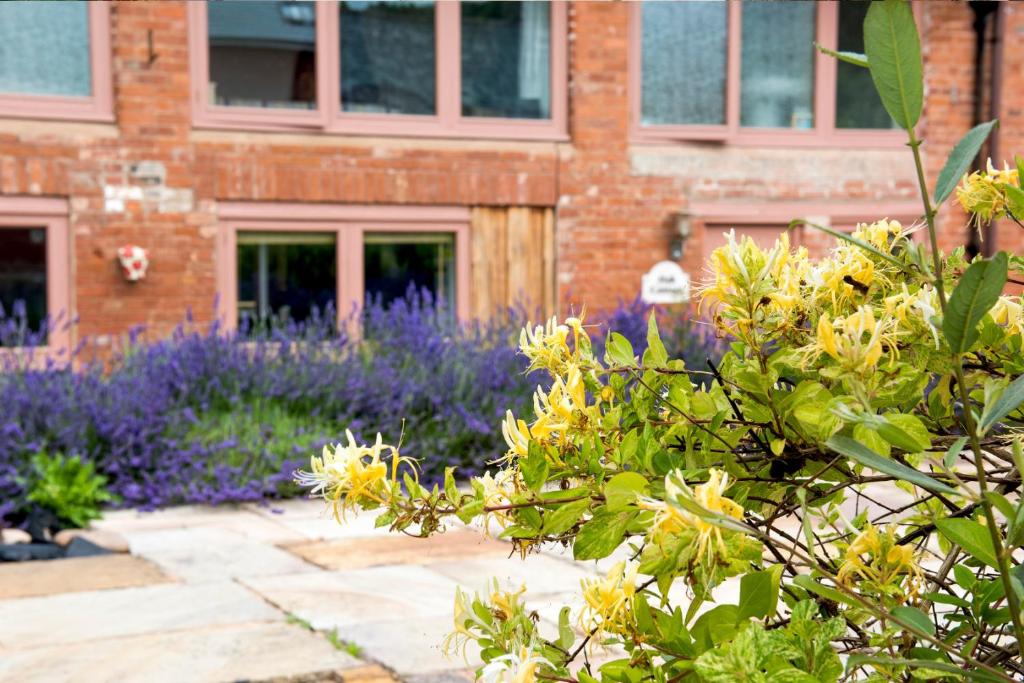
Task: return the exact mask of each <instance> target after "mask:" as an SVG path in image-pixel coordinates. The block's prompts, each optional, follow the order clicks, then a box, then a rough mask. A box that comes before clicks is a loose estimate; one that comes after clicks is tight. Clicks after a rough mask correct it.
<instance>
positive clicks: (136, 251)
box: [117, 244, 149, 282]
mask: <svg viewBox="0 0 1024 683" xmlns="http://www.w3.org/2000/svg"><path fill="white" fill-rule="evenodd" d="M117 259H118V261H120V262H121V274H122V275H124V279H125V280H128V281H129V282H137V281H139V280H141V279H142V278H144V277H146V269H147V268H148V267H149V256H148V255H147V254H146V250H145V249H143V248H142V247H139V246H135V245H134V244H126V245H124V246H123V247H121V248H120V249H118V250H117Z"/></svg>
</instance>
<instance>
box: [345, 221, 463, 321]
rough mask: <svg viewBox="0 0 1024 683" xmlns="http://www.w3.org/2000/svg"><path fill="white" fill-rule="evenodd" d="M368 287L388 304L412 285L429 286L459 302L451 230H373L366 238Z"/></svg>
mask: <svg viewBox="0 0 1024 683" xmlns="http://www.w3.org/2000/svg"><path fill="white" fill-rule="evenodd" d="M365 240H366V242H365V247H364V260H363V274H364V277H365V283H364V287H365V291H366V294H367V295H369V296H373V297H377V296H379V297H380V298H381V301H382V302H383V303H385V304H387V303H389V302H391V301H394V300H395V299H397V298H399V297H401V296H404V295H405V293H406V291H408V289H409V287H410V286H413V287H416V288H417V289H427V290H429V291H430V293H431V294H433V295H434V297H435V298H436V299H439V300H443V301H446V302H447V303H448V305H449V310H454V306H455V239H454V237H453V236H452V235H450V234H440V235H439V234H433V235H431V234H422V233H414V234H395V233H381V234H369V235H366V238H365Z"/></svg>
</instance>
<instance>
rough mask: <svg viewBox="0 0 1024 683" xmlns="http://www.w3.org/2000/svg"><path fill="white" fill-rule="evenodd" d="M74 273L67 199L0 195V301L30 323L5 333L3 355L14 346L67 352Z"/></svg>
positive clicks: (6, 311)
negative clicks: (70, 285) (70, 283)
mask: <svg viewBox="0 0 1024 683" xmlns="http://www.w3.org/2000/svg"><path fill="white" fill-rule="evenodd" d="M68 275H69V261H68V230H67V202H65V201H64V200H59V199H43V198H23V197H9V198H0V306H2V307H3V310H4V314H5V317H6V318H8V319H10V318H12V317H13V318H16V319H18V320H19V321H23V322H24V324H25V326H24V328H22V329H21V330H19V331H18V332H17V333H16V334H15V335H13V337H11V336H9V335H8V334H6V333H5V334H4V335H0V347H3V346H7V347H8V348H7V349H0V355H3V353H4V352H6V351H9V350H10V349H9V347H10V346H34V347H43V349H44V351H46V352H50V351H52V352H54V354H59V353H65V352H66V351H67V346H68V341H69V339H70V332H69V326H68V321H69V320H70V319H71V311H70V308H69V306H70V298H69V293H68ZM45 355H48V353H47V354H44V356H45Z"/></svg>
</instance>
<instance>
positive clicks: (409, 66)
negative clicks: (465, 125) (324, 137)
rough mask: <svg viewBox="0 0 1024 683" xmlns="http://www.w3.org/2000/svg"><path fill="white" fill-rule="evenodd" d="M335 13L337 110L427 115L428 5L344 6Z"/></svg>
mask: <svg viewBox="0 0 1024 683" xmlns="http://www.w3.org/2000/svg"><path fill="white" fill-rule="evenodd" d="M339 11H340V12H341V17H340V23H341V107H342V109H343V110H345V111H358V112H386V113H397V114H433V113H434V111H435V110H436V104H435V99H434V95H435V90H436V88H435V87H434V82H435V73H436V68H435V65H436V63H437V59H436V55H437V50H436V45H435V39H434V35H435V31H434V3H433V2H408V1H404V0H394V1H389V2H383V1H381V0H372V1H368V0H349V1H348V2H342V3H341V5H340V10H339Z"/></svg>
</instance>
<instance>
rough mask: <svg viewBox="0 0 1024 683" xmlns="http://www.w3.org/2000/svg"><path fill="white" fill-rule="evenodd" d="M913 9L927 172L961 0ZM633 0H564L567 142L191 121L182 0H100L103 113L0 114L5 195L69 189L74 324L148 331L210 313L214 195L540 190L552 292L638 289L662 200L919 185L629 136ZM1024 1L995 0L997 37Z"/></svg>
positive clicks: (885, 195)
mask: <svg viewBox="0 0 1024 683" xmlns="http://www.w3.org/2000/svg"><path fill="white" fill-rule="evenodd" d="M922 9H923V11H922V15H921V24H922V27H923V29H924V31H925V34H926V35H925V45H926V55H927V59H928V63H927V78H928V85H927V88H928V90H927V92H928V104H927V107H926V113H925V122H924V134H925V136H926V137H927V138H928V143H927V147H926V150H925V152H926V157H927V159H928V163H929V168H930V171H931V172H932V174H933V177H934V174H935V173H936V172H937V169H938V167H939V165H940V164H941V161H942V159H943V158H944V157H945V153H946V151H947V150H948V149H949V148H950V147H951V146H952V145H953V144H954V143H955V141H956V139H958V138H959V136H960V135H961V134H962V132H963V131H964V130H966V129H967V128H968V127H969V125H970V116H971V104H972V102H971V96H972V83H973V73H972V67H971V59H972V52H973V32H972V30H971V21H972V15H971V12H970V10H969V9H968V7H967V6H966V5H965V4H963V3H958V4H952V3H949V4H947V3H928V4H926V5H925V7H923V8H922ZM628 15H629V11H628V7H627V6H626V5H625V4H624V3H590V2H573V3H572V4H571V6H570V43H569V45H570V48H569V49H570V55H569V57H570V76H569V78H570V82H569V92H570V121H569V128H570V135H571V141H570V142H568V143H545V142H500V141H488V140H424V139H417V138H369V137H354V136H338V135H313V134H309V135H304V134H285V133H259V132H227V131H208V130H194V129H193V128H192V126H191V115H190V109H189V68H188V49H187V41H186V35H187V33H186V31H187V26H186V24H187V22H186V7H185V3H184V2H178V1H173V2H172V1H168V2H150V3H121V2H118V3H114V4H113V6H112V11H111V32H112V49H113V74H114V101H115V114H116V124H110V125H107V124H83V123H65V122H37V121H26V120H15V119H4V120H0V194H2V195H22V196H26V195H27V196H58V197H66V198H68V200H69V205H70V209H71V216H70V226H71V231H72V240H73V242H72V253H73V276H72V283H73V287H72V301H73V305H74V308H75V311H76V313H77V315H78V317H79V320H80V323H79V329H78V333H79V335H87V336H89V337H90V338H93V339H98V340H99V341H100V342H101V343H102V342H104V341H109V340H110V339H111V338H113V337H116V336H117V335H121V334H124V333H125V332H126V331H127V330H129V329H130V328H132V327H133V326H136V325H145V326H147V327H149V328H150V329H151V330H153V332H154V334H160V333H163V332H165V331H166V330H167V329H169V328H170V327H171V326H173V325H174V324H176V323H178V322H179V321H180V320H181V319H182V317H183V315H184V312H185V309H186V308H191V309H192V310H193V312H194V314H195V316H196V318H197V319H199V320H208V319H210V318H211V316H212V307H213V300H214V289H215V288H214V238H215V235H216V221H217V218H216V215H217V213H216V206H217V202H218V201H224V200H249V201H292V202H329V203H388V204H398V203H408V204H457V205H468V206H506V205H531V206H555V207H556V208H557V259H558V275H557V277H558V287H559V293H560V301H561V303H562V308H563V310H564V309H565V308H566V307H568V306H569V305H570V304H578V303H586V304H587V305H588V306H589V307H590V308H592V309H593V308H602V307H606V306H610V305H614V304H615V302H616V301H617V300H618V299H620V298H624V299H630V298H632V297H633V296H635V294H636V292H637V291H638V289H639V279H640V275H641V273H643V272H644V271H645V270H647V269H648V268H649V267H650V266H651V265H652V264H653V263H654V262H656V261H659V260H662V259H663V258H665V257H666V255H667V253H668V245H669V242H670V240H671V239H672V237H673V228H672V227H671V217H672V215H673V214H674V213H676V212H679V211H685V210H687V209H688V207H689V206H690V205H691V203H692V202H693V201H703V202H722V203H749V202H754V201H757V202H769V203H770V202H780V201H786V202H792V201H796V200H807V201H815V202H821V201H846V202H849V201H863V202H864V204H865V209H866V215H871V206H872V204H873V203H874V202H877V201H882V200H897V199H912V198H913V197H914V196H915V182H914V177H913V167H912V164H911V161H910V156H909V153H908V152H907V151H906V150H905V149H903V148H900V149H893V150H836V149H801V150H794V149H786V148H734V147H728V146H722V145H714V144H710V145H709V144H703V145H701V144H678V145H661V146H657V145H637V144H630V142H629V136H628V121H629V111H628V100H627V56H628V48H629V44H628V37H627V35H628ZM1022 15H1024V12H1021V11H1020V9H1019V8H1009V10H1008V11H1007V20H1006V23H1007V38H1008V40H1012V38H1013V37H1015V36H1019V34H1020V32H1021V30H1022V25H1024V20H1022ZM150 32H151V33H152V50H153V54H155V56H156V59H151V55H150V51H149V46H148V44H147V35H148V34H149V33H150ZM1022 61H1024V60H1022V58H1021V57H1020V56H1019V55H1018V56H1015V55H1013V51H1012V50H1007V51H1006V58H1005V59H1004V98H1003V105H1004V106H1003V112H1004V115H1005V116H1007V117H1008V120H1007V121H1006V122H1004V126H1003V129H1004V133H1003V145H1004V149H1006V150H1007V151H1009V150H1012V149H1020V150H1024V146H1022V145H1020V144H1017V143H1018V142H1021V143H1024V140H1020V139H1019V138H1020V131H1021V130H1022V127H1021V126H1020V125H1017V124H1019V123H1021V121H1020V119H1021V117H1022V116H1024V113H1022V109H1021V104H1022V102H1021V101H1020V99H1019V97H1020V96H1019V95H1017V91H1019V88H1015V87H1014V85H1015V84H1018V83H1020V82H1021V79H1022V78H1024V74H1022V73H1021V71H1022ZM1014 117H1015V118H1014ZM1011 121H1012V123H1011ZM1011 129H1012V131H1013V132H1010V131H1011ZM1015 135H1016V136H1017V137H1016V138H1015V137H1014V136H1015ZM949 213H951V214H952V212H949ZM956 219H957V217H956V216H954V215H951V216H950V217H949V218H948V219H945V220H944V223H943V224H944V226H945V227H946V229H945V232H944V244H946V245H947V246H950V245H952V244H959V243H962V241H963V230H962V229H961V228H960V225H959V224H958V223H957V222H956ZM695 227H698V228H699V222H698V223H697V225H696V226H695ZM1001 234H1002V233H1001ZM703 239H704V235H703V231H702V230H700V229H697V230H695V234H694V236H693V237H692V238H691V239H690V241H689V243H688V244H687V247H686V251H685V253H684V256H683V265H684V267H685V268H686V269H687V270H689V271H690V272H699V270H700V268H701V259H702V253H703ZM1001 239H1002V237H1001ZM1007 239H1009V238H1007ZM1014 239H1019V238H1018V237H1016V236H1015V237H1014ZM127 242H131V243H137V244H140V245H142V246H145V247H146V248H147V249H149V251H150V260H151V266H150V271H149V274H148V276H147V278H146V280H144V281H143V282H141V283H137V284H129V283H126V282H125V281H124V280H123V279H122V277H121V276H120V274H119V272H118V269H117V267H116V265H115V251H116V249H117V248H118V247H119V246H120V245H122V244H124V243H127ZM1013 244H1014V245H1016V243H1013ZM1008 246H1009V243H1008Z"/></svg>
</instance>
